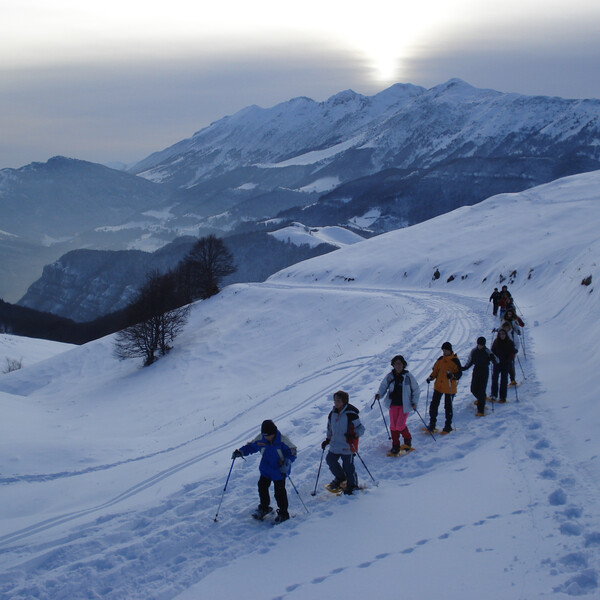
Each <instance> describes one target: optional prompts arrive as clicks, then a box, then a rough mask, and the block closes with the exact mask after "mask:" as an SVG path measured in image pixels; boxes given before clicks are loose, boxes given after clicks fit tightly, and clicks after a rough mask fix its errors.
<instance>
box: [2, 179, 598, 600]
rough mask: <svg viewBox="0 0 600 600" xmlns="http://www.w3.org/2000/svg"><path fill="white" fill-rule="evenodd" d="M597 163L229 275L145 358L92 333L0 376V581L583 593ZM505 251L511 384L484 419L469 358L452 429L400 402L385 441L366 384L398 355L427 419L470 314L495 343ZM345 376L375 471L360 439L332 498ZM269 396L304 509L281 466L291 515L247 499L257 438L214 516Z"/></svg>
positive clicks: (592, 506)
mask: <svg viewBox="0 0 600 600" xmlns="http://www.w3.org/2000/svg"><path fill="white" fill-rule="evenodd" d="M599 180H600V174H598V173H596V174H587V175H582V176H579V177H577V178H568V179H567V180H563V181H560V182H557V183H555V184H551V185H550V186H542V188H537V189H536V190H531V191H529V192H524V193H523V194H520V195H515V196H509V197H505V198H503V197H497V198H492V199H490V200H488V201H486V202H485V203H482V204H480V205H477V206H476V207H473V208H463V209H459V210H458V211H455V212H454V213H451V214H450V215H444V216H442V217H439V218H438V219H434V220H432V221H430V222H428V223H427V224H422V225H420V226H416V227H414V228H409V229H406V230H401V231H397V232H393V233H391V234H386V235H385V236H380V237H378V238H373V239H372V240H367V241H365V242H361V243H360V244H355V245H353V246H350V247H347V248H344V249H342V250H339V251H336V252H335V253H332V254H329V255H325V256H322V257H318V258H316V259H313V260H311V261H306V262H305V263H302V264H300V265H295V266H294V267H291V268H289V269H287V270H285V271H282V272H281V273H280V274H278V275H276V276H274V277H272V278H270V280H269V281H267V282H266V283H264V284H251V285H236V286H230V287H229V288H227V289H226V290H225V291H224V292H223V293H222V294H220V295H219V296H217V297H215V298H213V299H211V300H209V301H207V302H202V303H198V304H196V305H195V306H194V307H193V309H192V313H191V318H190V321H189V323H188V326H187V327H186V330H185V331H184V332H183V334H182V335H181V337H180V338H178V342H177V345H176V348H175V349H174V350H173V351H172V353H171V354H170V355H169V356H167V357H166V358H164V359H162V360H160V361H159V362H158V363H156V364H155V365H153V366H152V367H150V368H148V369H140V368H139V366H138V365H137V364H136V363H135V362H134V361H126V362H122V363H119V362H117V361H116V360H115V359H114V358H113V356H112V351H111V340H110V339H104V340H98V341H96V342H93V343H91V344H87V345H86V346H83V347H81V348H75V349H73V350H69V351H67V352H63V353H61V354H59V355H58V356H55V357H53V358H51V359H49V360H46V361H44V362H41V363H38V364H34V365H31V366H28V367H27V368H25V369H22V370H21V371H17V372H15V373H11V374H9V375H5V376H2V377H0V410H2V414H3V415H5V417H6V418H3V420H2V421H1V422H0V428H1V429H0V484H1V485H0V494H1V495H2V503H1V504H0V598H4V597H6V598H11V600H12V599H22V598H28V599H29V598H40V599H50V598H51V599H53V600H54V599H61V598H65V599H66V598H69V599H70V598H108V599H111V598H114V599H117V598H119V599H121V598H132V599H135V598H144V599H147V598H153V599H154V598H156V599H159V598H160V599H166V598H175V597H177V598H178V599H179V600H190V599H196V598H203V597H214V596H216V595H218V596H219V597H220V598H225V599H232V600H234V599H237V598H246V597H251V596H260V597H266V598H272V599H276V598H277V599H279V598H290V599H291V598H311V600H312V599H319V598H330V597H331V596H332V595H335V596H337V595H339V596H342V597H346V598H364V597H365V595H371V596H374V597H378V598H383V599H387V598H390V599H392V598H396V597H397V596H398V592H399V590H401V591H402V594H407V595H408V596H411V595H412V596H417V595H418V597H419V598H432V599H433V598H439V597H440V596H443V595H450V596H451V597H460V598H462V599H464V600H471V599H473V600H475V599H477V600H479V599H480V598H482V597H484V598H486V599H491V600H495V599H498V600H500V599H502V600H505V599H524V600H531V599H535V598H548V597H551V598H553V599H558V600H560V599H561V598H567V597H571V596H583V597H590V598H593V597H595V596H596V595H597V593H598V572H599V570H600V514H599V510H598V508H599V507H598V502H597V498H598V481H599V479H598V473H599V470H598V461H597V457H598V452H597V443H595V439H596V438H595V432H596V431H597V430H598V427H597V425H598V420H599V418H600V411H599V410H598V408H597V402H596V401H595V396H594V386H593V378H592V377H593V373H594V372H595V371H594V370H593V364H594V363H593V362H592V361H593V359H594V356H595V354H596V352H595V351H596V350H597V349H598V341H597V340H598V334H600V331H599V327H598V323H597V319H590V318H589V315H590V314H594V313H593V311H594V310H595V309H597V307H598V302H597V300H596V293H595V292H593V291H592V290H590V289H589V288H587V287H585V286H582V285H581V284H580V280H581V278H583V277H585V276H587V275H589V274H593V277H594V281H596V280H597V277H598V270H597V264H596V259H595V256H596V255H594V254H593V252H590V251H589V249H594V248H596V247H597V243H598V236H597V233H596V228H595V224H597V223H598V222H599V221H598V216H599V215H598V208H599V203H598V192H597V190H598V189H600V187H599V186H598V183H599V182H600V181H599ZM543 188H545V189H543ZM545 199H546V200H547V201H548V203H549V204H548V206H546V204H544V200H545ZM508 207H510V210H508ZM536 221H537V226H534V223H535V222H536ZM509 226H510V227H509ZM497 229H500V230H503V231H509V232H510V236H511V237H510V238H508V239H509V242H508V243H507V241H506V239H497V236H496V235H495V232H496V230H497ZM449 231H452V232H453V237H452V240H451V243H449V242H448V237H447V234H448V232H449ZM548 232H550V236H551V237H552V243H545V240H546V238H547V237H548V235H547V234H548ZM525 233H526V234H527V235H525ZM513 238H514V240H513ZM434 267H437V268H439V270H440V271H441V273H442V276H441V277H440V278H439V279H438V280H435V281H434V280H432V272H433V270H434ZM531 268H533V269H534V271H533V276H532V277H531V278H528V273H529V272H530V269H531ZM512 270H516V271H517V275H516V276H515V278H514V280H513V281H512V282H510V283H509V288H510V289H511V291H513V293H514V295H515V298H516V300H517V303H518V306H519V308H520V309H521V310H522V312H523V313H524V318H525V321H526V328H525V334H526V337H525V340H526V349H527V359H525V357H524V356H523V355H521V357H520V358H521V364H522V367H523V370H524V375H525V376H526V379H525V378H524V377H523V376H522V375H523V374H522V373H521V371H520V368H519V367H518V366H517V378H518V379H519V380H520V381H521V386H520V387H519V388H518V389H517V393H518V395H519V400H520V402H519V403H517V402H516V393H515V391H514V390H511V391H510V392H509V402H508V403H507V404H506V405H496V406H494V411H493V412H491V409H490V408H488V414H487V416H486V417H485V418H483V419H476V418H475V417H474V414H475V407H474V406H473V398H472V396H471V395H470V393H469V382H470V377H471V373H470V372H467V373H465V375H464V377H463V379H462V380H461V382H460V383H459V393H458V394H457V396H456V398H455V419H454V424H455V427H456V431H454V432H453V433H452V434H450V435H449V436H445V437H441V436H437V442H434V441H433V440H432V439H431V438H430V437H429V436H427V435H426V434H422V433H421V432H420V428H421V425H422V424H421V421H420V420H419V418H418V416H416V415H412V416H411V417H410V418H409V422H408V425H409V427H410V429H411V431H412V433H413V441H414V445H415V446H416V447H417V450H416V451H415V452H413V453H411V454H410V455H408V456H406V457H402V458H398V459H392V458H388V457H386V456H385V452H386V450H387V449H388V447H389V442H388V441H387V439H386V438H387V434H386V432H385V429H384V426H383V422H382V419H381V413H380V412H379V410H378V407H377V405H375V406H374V408H373V410H370V408H369V407H370V404H371V401H372V399H373V395H374V393H375V391H376V390H377V387H378V385H379V383H380V381H381V379H382V378H383V376H384V375H385V374H386V372H387V371H388V370H389V368H390V367H389V360H390V358H391V357H392V356H393V355H394V354H396V353H401V354H403V355H404V356H405V358H406V359H407V360H408V363H409V365H408V368H409V369H410V370H411V372H412V373H413V374H414V375H415V376H416V377H417V380H418V381H419V383H420V385H421V402H420V405H419V411H420V413H421V414H422V415H423V417H424V418H427V417H426V411H425V405H426V401H427V384H426V383H425V379H426V377H427V375H428V374H429V371H430V369H431V366H432V365H433V362H434V361H435V359H436V358H437V357H438V356H439V355H440V346H441V344H442V342H444V341H446V340H449V341H451V342H452V344H453V346H454V349H455V351H456V352H457V354H458V355H459V357H460V358H461V360H463V361H464V360H465V359H466V357H467V354H468V351H469V350H470V349H471V347H472V346H473V345H474V343H475V340H476V338H477V336H479V335H482V334H483V335H485V336H486V337H487V339H488V344H491V341H492V334H491V329H492V328H493V327H494V326H496V325H497V321H496V320H494V318H493V317H492V316H491V310H490V306H489V305H488V303H487V297H488V296H489V294H490V292H491V290H492V289H493V287H494V286H495V285H497V277H498V274H499V273H504V274H505V275H506V276H507V277H508V275H509V273H510V272H511V271H512ZM404 273H407V274H406V276H404ZM451 273H452V274H455V275H456V276H455V279H454V281H451V282H449V283H447V278H448V276H449V275H450V274H451ZM538 274H540V275H538ZM462 275H467V277H466V278H462ZM348 277H352V279H353V281H349V280H348ZM484 278H487V280H486V281H485V282H483V279H484ZM590 287H591V288H593V285H592V286H590ZM549 299H551V301H549ZM340 388H341V389H345V390H346V391H348V392H349V394H350V399H351V402H353V403H354V404H355V405H356V406H358V407H359V408H360V409H361V418H362V419H363V422H364V424H365V426H366V434H365V436H364V438H363V439H362V440H361V444H360V449H359V451H360V455H361V457H362V458H363V460H364V461H365V463H366V464H367V466H368V468H369V470H370V471H371V473H372V474H373V476H374V477H375V479H376V480H377V483H378V485H375V484H374V483H373V482H372V481H371V479H370V477H369V476H368V474H367V472H366V471H365V469H364V467H363V465H362V464H361V463H360V461H358V462H357V471H358V474H359V477H360V480H361V483H364V484H366V485H367V489H366V490H365V491H362V492H359V493H357V494H356V495H355V496H353V497H349V498H348V497H335V496H333V495H331V494H329V493H328V492H326V491H325V490H323V488H322V485H324V484H325V483H326V482H327V481H329V479H330V476H329V473H328V469H327V467H326V465H325V463H323V468H322V471H321V478H320V482H319V485H318V487H317V494H316V496H314V497H313V496H311V495H310V492H311V491H312V490H313V489H314V485H315V479H316V474H317V468H318V465H319V460H320V457H321V455H322V452H321V448H320V442H321V441H322V439H323V437H324V432H325V422H326V417H327V414H328V412H329V410H330V409H331V395H332V393H333V392H334V391H335V390H337V389H340ZM430 393H431V389H430ZM429 398H430V395H429ZM264 418H272V419H273V420H274V421H275V423H276V424H277V425H278V426H279V428H280V429H281V430H282V431H283V432H284V433H285V434H287V435H288V436H289V437H290V438H291V439H292V440H293V441H294V442H295V443H296V444H297V445H298V450H299V454H298V460H297V461H296V462H295V463H294V466H293V470H292V480H293V482H294V483H295V485H296V487H297V488H298V491H299V492H300V494H301V496H302V499H303V500H304V502H305V503H306V505H307V507H308V509H309V510H310V513H309V514H307V513H306V512H305V510H304V508H303V506H302V504H301V503H300V501H299V499H298V497H297V496H296V493H295V492H294V489H293V487H292V486H291V485H290V483H288V485H287V489H288V495H289V498H290V508H291V512H292V513H294V514H295V518H293V519H291V520H290V521H288V522H286V523H284V524H282V525H279V526H277V527H271V525H270V523H267V522H264V523H258V522H256V521H254V520H253V519H251V518H250V517H249V515H250V512H251V510H252V509H253V508H254V507H255V506H256V504H257V503H258V495H257V490H256V483H257V480H258V457H257V456H250V457H247V460H246V461H241V460H236V461H235V463H234V468H233V470H232V475H231V479H230V482H229V486H228V489H227V491H226V492H225V494H224V496H223V504H222V506H221V510H220V513H219V521H218V522H217V523H215V522H214V520H213V519H214V517H215V514H216V510H217V506H218V503H219V500H220V498H221V495H222V492H223V486H224V483H225V478H226V476H227V472H228V470H229V467H230V466H231V452H232V450H233V449H234V448H236V447H238V446H239V445H241V444H242V443H244V442H246V441H248V439H250V438H251V437H252V436H254V435H255V433H256V432H257V431H258V429H259V427H260V422H261V421H262V420H263V419H264Z"/></svg>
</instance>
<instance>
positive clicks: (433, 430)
mask: <svg viewBox="0 0 600 600" xmlns="http://www.w3.org/2000/svg"><path fill="white" fill-rule="evenodd" d="M421 431H422V432H423V433H438V432H439V429H438V428H437V427H434V428H433V429H430V428H429V427H421Z"/></svg>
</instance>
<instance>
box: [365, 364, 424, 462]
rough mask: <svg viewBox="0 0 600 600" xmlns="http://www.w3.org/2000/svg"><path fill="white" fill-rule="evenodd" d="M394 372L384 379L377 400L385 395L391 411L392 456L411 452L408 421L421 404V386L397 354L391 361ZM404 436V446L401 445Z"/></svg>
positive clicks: (386, 403)
mask: <svg viewBox="0 0 600 600" xmlns="http://www.w3.org/2000/svg"><path fill="white" fill-rule="evenodd" d="M391 365H392V370H391V371H390V372H389V373H388V374H387V375H386V376H385V377H384V378H383V381H382V382H381V385H380V386H379V391H378V392H377V393H376V394H375V400H379V398H381V397H382V396H384V395H385V400H384V403H385V405H386V406H387V408H388V409H389V416H390V432H391V435H392V449H391V450H390V454H398V453H399V452H400V450H406V451H409V450H410V449H411V447H412V436H411V434H410V431H409V429H408V427H407V426H406V419H407V418H408V415H409V414H410V412H411V410H415V409H416V408H417V405H418V403H419V395H420V393H421V392H420V390H419V384H418V383H417V380H416V379H415V378H414V376H413V375H412V373H409V372H408V370H407V369H406V367H407V362H406V361H405V360H404V357H403V356H401V355H400V354H397V355H396V356H394V358H392V361H391ZM401 435H402V440H403V444H402V445H400V436H401Z"/></svg>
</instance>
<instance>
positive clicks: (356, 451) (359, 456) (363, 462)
mask: <svg viewBox="0 0 600 600" xmlns="http://www.w3.org/2000/svg"><path fill="white" fill-rule="evenodd" d="M354 454H356V456H358V458H359V459H360V462H361V463H362V464H363V467H364V468H365V469H366V471H367V473H368V474H369V477H370V478H371V479H372V480H373V483H374V484H375V485H379V484H378V483H377V481H375V478H374V477H373V475H371V471H369V469H368V467H367V465H365V461H364V460H363V459H362V457H361V455H360V454H359V453H358V450H355V451H354Z"/></svg>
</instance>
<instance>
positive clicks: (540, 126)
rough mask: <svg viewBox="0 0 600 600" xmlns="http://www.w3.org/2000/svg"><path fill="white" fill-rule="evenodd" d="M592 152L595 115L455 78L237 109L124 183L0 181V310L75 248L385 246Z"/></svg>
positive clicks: (577, 166) (105, 177)
mask: <svg viewBox="0 0 600 600" xmlns="http://www.w3.org/2000/svg"><path fill="white" fill-rule="evenodd" d="M599 140H600V100H566V99H562V98H548V97H529V96H523V95H519V94H507V93H501V92H497V91H493V90H482V89H476V88H474V87H472V86H470V85H468V84H467V83H465V82H463V81H461V80H456V79H454V80H450V81H448V82H446V83H445V84H442V85H439V86H436V87H433V88H431V89H424V88H421V87H417V86H412V85H403V84H397V85H394V86H392V87H390V88H389V89H387V90H384V91H382V92H380V93H379V94H376V95H374V96H363V95H361V94H357V93H355V92H353V91H351V90H347V91H344V92H341V93H339V94H336V95H335V96H332V97H331V98H329V99H328V100H326V101H324V102H315V101H314V100H311V99H309V98H294V99H292V100H289V101H287V102H283V103H281V104H278V105H277V106H274V107H272V108H267V109H264V108H260V107H257V106H251V107H248V108H246V109H244V110H242V111H240V112H238V113H236V114H235V115H232V116H228V117H225V118H223V119H220V120H219V121H216V122H215V123H213V124H211V125H210V126H208V127H206V128H204V129H202V130H200V131H198V132H197V133H196V134H194V135H193V136H192V137H191V138H189V139H187V140H183V141H181V142H178V143H177V144H175V145H173V146H171V147H169V148H166V149H165V150H162V151H160V152H157V153H154V154H152V155H151V156H149V157H148V158H146V159H144V160H143V161H141V162H140V163H138V164H137V165H135V166H133V167H132V168H131V169H130V172H129V173H123V172H120V171H116V170H113V169H108V168H106V167H101V166H100V165H92V164H90V163H85V162H83V161H76V160H73V159H64V158H55V159H52V160H51V161H48V163H46V164H39V163H34V164H33V165H28V166H27V167H23V168H22V169H4V170H2V171H0V200H1V202H0V223H2V226H1V229H2V233H0V258H1V259H2V262H1V264H2V265H3V270H4V271H5V272H6V273H5V276H3V277H1V278H0V295H3V296H5V297H6V298H7V299H12V300H13V301H15V300H17V299H18V298H20V297H21V296H22V295H23V294H24V293H25V290H26V289H27V287H28V286H29V285H30V284H31V283H32V282H33V281H34V280H35V279H37V278H38V277H39V275H40V273H41V269H42V266H43V265H45V264H48V263H49V262H52V261H54V260H56V259H58V258H59V257H60V256H61V255H63V254H64V253H66V252H67V251H70V250H74V249H80V248H88V249H105V250H106V249H111V250H122V249H137V250H145V251H154V250H157V249H158V248H160V247H161V246H163V245H165V244H166V243H168V242H169V241H171V240H172V239H174V238H175V237H178V236H184V235H195V236H198V235H205V234H207V233H218V234H224V233H240V232H242V231H251V230H256V229H261V230H264V227H265V225H264V221H265V220H268V219H271V218H273V217H277V216H278V217H279V218H280V219H281V220H282V221H280V222H281V226H282V227H283V226H286V225H287V224H290V223H292V222H300V223H303V224H304V225H305V226H307V227H309V228H311V227H328V226H341V227H345V228H349V229H354V230H355V231H360V230H364V231H367V232H368V234H369V235H372V234H374V233H382V232H385V231H390V230H393V229H396V228H399V227H404V226H407V225H410V224H414V223H418V222H421V221H424V220H427V219H430V218H432V217H434V216H436V215H439V214H443V213H445V212H448V211H449V210H452V209H454V208H456V207H458V206H464V205H469V204H474V203H476V202H479V201H481V200H483V199H485V198H487V197H489V196H491V195H494V194H497V193H501V192H515V191H520V190H523V189H527V188H529V187H532V186H535V185H538V184H540V183H545V182H548V181H552V180H554V179H557V178H558V177H562V176H565V175H570V174H575V173H580V172H585V171H591V170H594V169H598V168H600V143H599ZM24 244H28V245H29V246H28V252H27V253H26V254H27V256H28V259H27V260H25V259H24V258H23V256H24V254H23V253H21V251H20V248H21V247H23V245H24ZM18 246H20V247H19V248H17V247H18ZM36 249H37V250H36ZM36 251H37V255H36Z"/></svg>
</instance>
